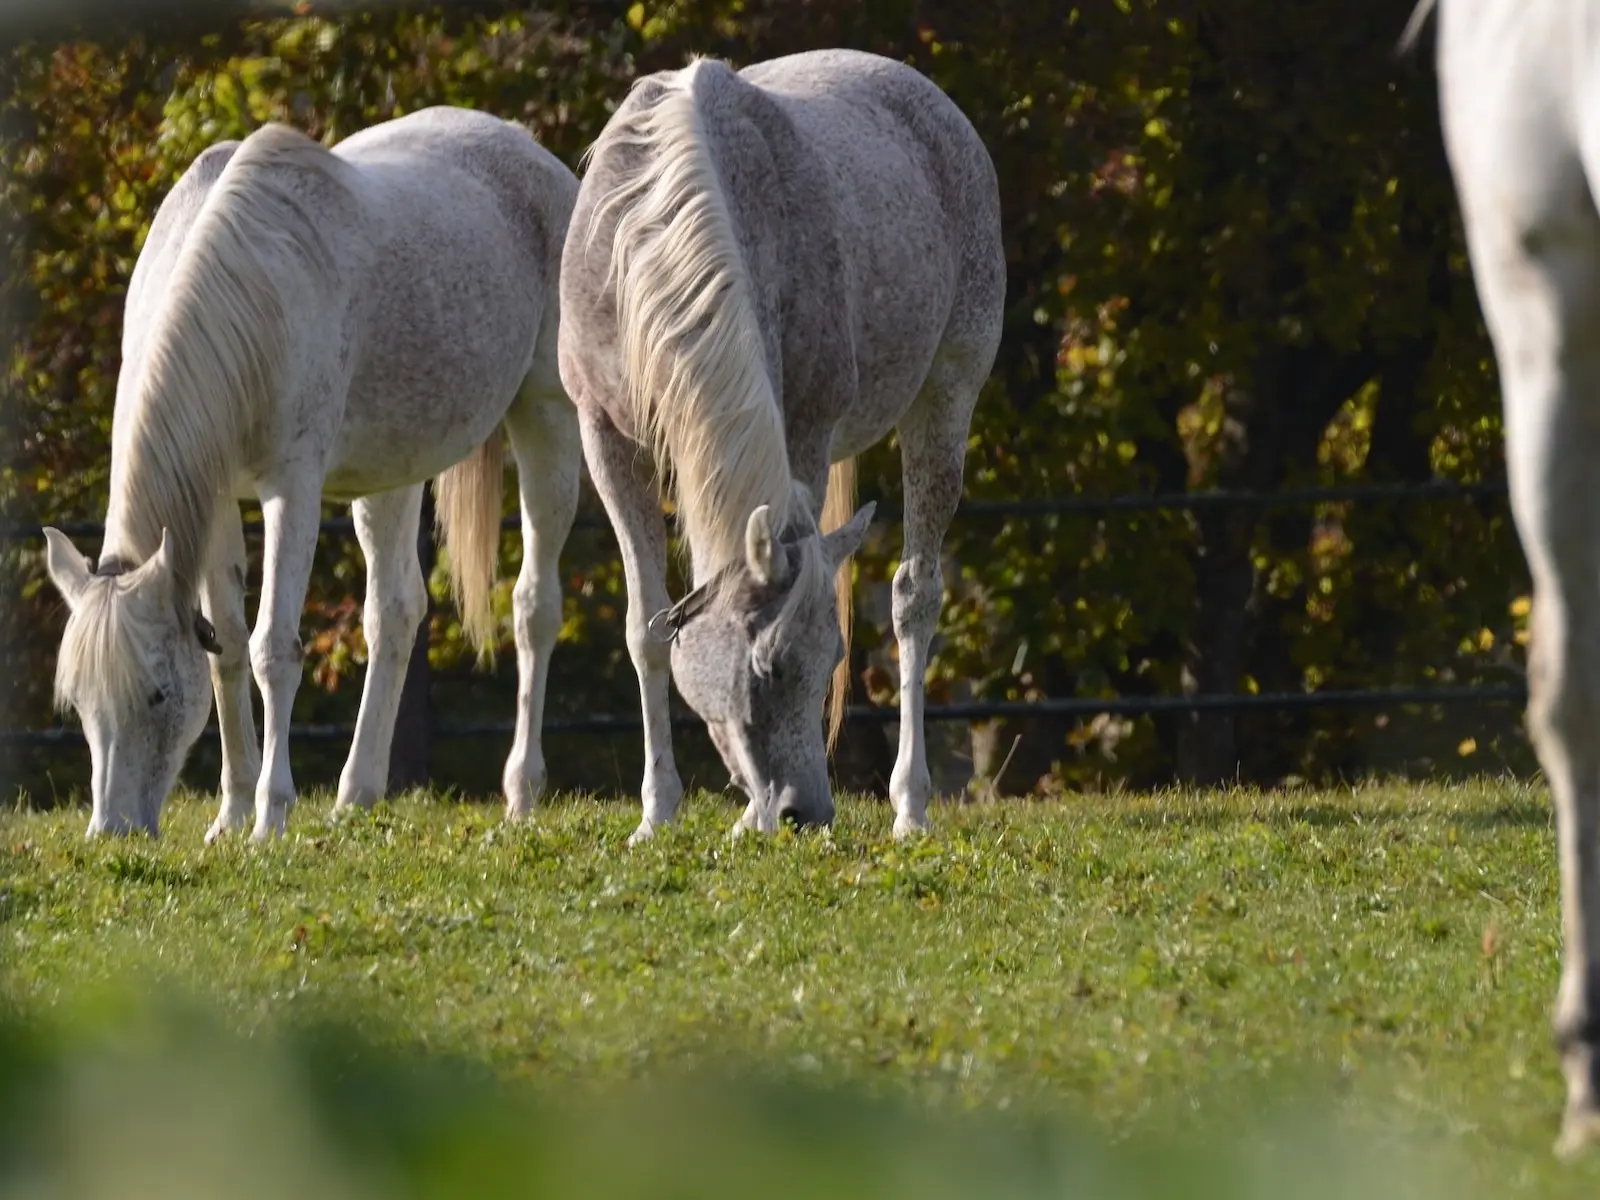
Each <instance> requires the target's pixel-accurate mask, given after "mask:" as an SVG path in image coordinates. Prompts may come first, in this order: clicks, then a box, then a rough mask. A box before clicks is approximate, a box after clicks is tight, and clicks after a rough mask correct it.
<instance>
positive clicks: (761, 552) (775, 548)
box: [744, 504, 789, 584]
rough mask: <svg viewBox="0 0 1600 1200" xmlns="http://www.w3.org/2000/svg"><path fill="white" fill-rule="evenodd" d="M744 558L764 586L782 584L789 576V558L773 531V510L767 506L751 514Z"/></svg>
mask: <svg viewBox="0 0 1600 1200" xmlns="http://www.w3.org/2000/svg"><path fill="white" fill-rule="evenodd" d="M744 557H745V563H746V565H747V566H749V568H750V574H752V575H754V576H755V577H756V580H757V581H758V582H760V583H763V584H774V583H782V582H783V581H784V580H785V579H787V578H788V576H789V556H788V553H787V552H786V551H785V550H784V549H783V547H782V546H780V545H778V539H777V537H776V536H775V535H774V533H773V530H772V510H771V509H770V508H768V507H767V506H766V505H765V504H763V505H761V506H760V507H759V508H757V509H756V510H755V512H753V513H751V514H750V520H749V522H748V523H747V524H746V525H745V527H744Z"/></svg>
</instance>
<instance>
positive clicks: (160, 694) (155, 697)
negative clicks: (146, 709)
mask: <svg viewBox="0 0 1600 1200" xmlns="http://www.w3.org/2000/svg"><path fill="white" fill-rule="evenodd" d="M166 702H167V691H166V689H165V688H157V689H156V690H155V691H153V692H151V693H150V707H151V708H154V707H155V706H156V705H158V704H165V703H166Z"/></svg>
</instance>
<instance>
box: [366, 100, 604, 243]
mask: <svg viewBox="0 0 1600 1200" xmlns="http://www.w3.org/2000/svg"><path fill="white" fill-rule="evenodd" d="M334 153H335V154H336V155H338V156H339V157H340V158H342V159H344V160H345V161H347V162H349V163H351V164H352V165H354V166H355V167H357V168H358V169H359V170H361V171H363V172H365V173H366V174H368V175H379V176H383V177H384V178H385V184H386V186H387V187H388V188H389V189H390V190H391V191H392V192H393V193H394V194H396V195H399V196H403V197H404V202H405V203H407V204H410V205H413V206H415V205H416V204H417V202H418V200H419V199H420V200H422V201H423V202H424V206H425V207H430V208H431V207H437V208H438V209H439V210H440V211H441V212H442V213H446V214H450V213H454V214H456V215H461V204H460V201H461V200H462V199H463V197H462V195H461V193H460V191H459V189H460V187H461V186H462V185H463V184H466V185H468V187H469V188H471V187H481V188H482V189H483V190H484V192H485V194H487V195H488V196H491V197H493V199H494V200H495V201H496V203H497V206H498V209H499V215H500V217H501V218H502V219H503V220H504V221H505V222H506V224H507V225H508V226H509V228H510V230H511V232H513V233H514V234H516V235H518V236H519V240H520V241H521V242H522V243H523V244H525V245H528V246H536V247H537V248H538V249H539V251H540V257H541V260H545V259H548V260H549V261H551V263H552V264H553V263H554V261H555V260H556V259H557V258H558V257H559V253H560V248H561V243H562V240H563V239H564V237H565V235H566V221H567V219H568V218H569V217H570V215H571V210H572V203H573V201H574V199H575V198H576V196H577V192H578V181H577V178H576V177H575V176H574V175H573V174H572V172H571V171H570V170H569V169H568V168H567V167H566V165H565V164H563V163H562V162H561V160H560V159H558V158H557V157H556V156H555V155H553V154H551V153H550V152H549V151H548V150H546V149H545V148H544V147H543V146H541V145H539V143H538V142H536V141H535V140H534V139H533V136H532V135H531V134H530V133H529V132H528V131H527V130H526V129H524V128H522V127H521V126H520V125H516V124H513V123H512V122H510V121H504V120H501V119H500V118H499V117H495V116H491V115H489V114H488V113H483V112H478V111H476V110H474V109H465V108H451V107H446V106H437V107H433V108H424V109H419V110H417V111H416V112H413V113H409V114H407V115H406V116H404V117H398V118H396V119H395V120H392V121H385V122H384V123H383V124H381V125H374V126H370V127H369V128H367V129H364V130H362V131H361V132H360V133H356V134H352V135H351V136H350V137H348V138H346V139H345V140H344V141H342V142H340V143H339V144H338V145H336V146H335V147H334Z"/></svg>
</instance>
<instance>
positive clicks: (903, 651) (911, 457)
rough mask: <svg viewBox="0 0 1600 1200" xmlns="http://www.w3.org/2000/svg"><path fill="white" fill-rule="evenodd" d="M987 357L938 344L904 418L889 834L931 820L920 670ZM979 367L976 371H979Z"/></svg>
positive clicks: (934, 625) (934, 624)
mask: <svg viewBox="0 0 1600 1200" xmlns="http://www.w3.org/2000/svg"><path fill="white" fill-rule="evenodd" d="M992 357H993V354H992V352H991V354H990V356H989V357H988V358H983V357H981V356H975V355H955V354H952V353H951V352H950V351H948V350H941V351H940V355H939V357H937V358H936V359H935V360H934V364H933V367H932V369H931V370H930V371H929V372H928V378H927V380H926V382H924V384H923V387H922V391H921V393H920V394H919V395H918V397H917V401H916V403H915V404H913V405H912V407H911V409H910V411H909V412H907V414H906V415H905V417H904V418H903V419H902V420H901V422H900V425H899V434H900V462H901V474H902V476H903V480H904V489H905V550H904V553H903V555H902V558H901V562H900V567H899V569H898V570H897V571H895V573H894V592H893V594H894V636H895V640H896V641H897V642H898V643H899V647H900V747H899V750H898V751H897V752H896V754H895V760H894V771H893V772H892V773H891V774H890V776H889V800H890V802H891V803H892V804H893V805H894V834H895V836H896V837H905V836H907V835H908V834H912V833H916V832H918V831H920V830H923V829H926V828H927V826H928V801H929V799H931V798H932V795H933V779H932V776H931V775H930V774H929V772H928V752H927V746H926V742H925V740H924V736H923V716H922V710H923V702H924V698H925V693H926V683H925V676H926V675H927V670H928V659H929V655H930V653H931V650H932V644H933V636H934V633H935V632H936V631H937V630H938V627H939V610H940V608H941V607H942V604H943V599H944V571H943V568H942V566H941V564H940V561H939V559H940V554H941V552H942V550H943V548H944V535H945V533H946V531H947V530H948V529H949V528H950V521H951V519H952V518H953V517H954V516H955V512H956V506H957V505H958V504H959V503H960V502H961V483H962V475H963V465H964V460H965V458H966V451H967V431H968V427H969V425H970V423H971V419H972V406H973V402H974V400H975V399H976V397H977V394H978V389H979V387H980V386H982V382H983V377H984V374H985V373H986V372H987V370H988V365H989V361H990V359H992ZM980 367H981V369H980Z"/></svg>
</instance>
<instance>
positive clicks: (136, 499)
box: [100, 442, 225, 594]
mask: <svg viewBox="0 0 1600 1200" xmlns="http://www.w3.org/2000/svg"><path fill="white" fill-rule="evenodd" d="M172 470H173V467H172V464H171V463H170V462H167V463H157V462H154V461H152V460H151V459H149V458H148V457H143V456H141V454H140V447H139V446H138V443H137V442H135V443H134V445H133V446H129V445H128V444H126V443H125V444H123V445H121V446H118V447H117V448H116V449H115V450H114V451H113V458H112V464H111V494H110V501H109V503H108V505H107V507H106V519H105V536H104V538H103V539H102V541H101V549H100V557H101V559H102V560H105V559H110V558H117V559H120V560H122V561H123V562H126V563H135V564H137V563H143V562H144V561H146V560H147V559H148V558H149V557H150V556H151V555H153V554H154V553H155V552H156V550H157V549H159V548H160V545H161V534H162V530H166V531H167V534H168V537H169V539H170V543H171V553H172V555H173V574H174V576H175V577H176V579H177V580H178V582H179V586H180V588H181V589H182V590H183V591H184V592H185V593H186V594H189V593H192V592H193V591H194V590H196V589H197V588H198V587H199V584H200V577H201V574H202V572H203V571H204V568H205V557H206V553H207V551H208V549H209V546H210V541H211V530H212V526H213V524H214V522H215V520H216V515H217V511H218V509H219V508H220V506H221V503H222V502H223V500H224V499H225V497H224V495H223V493H222V491H221V489H220V488H218V487H213V486H207V484H208V483H209V481H206V482H199V483H198V486H196V484H197V482H198V481H197V480H195V479H194V477H193V476H192V475H191V476H190V478H189V479H187V480H184V481H182V482H184V483H186V484H187V486H182V487H174V486H172V484H173V483H174V482H178V481H176V480H174V479H173V478H171V477H163V476H166V475H167V473H168V472H171V471H172Z"/></svg>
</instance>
